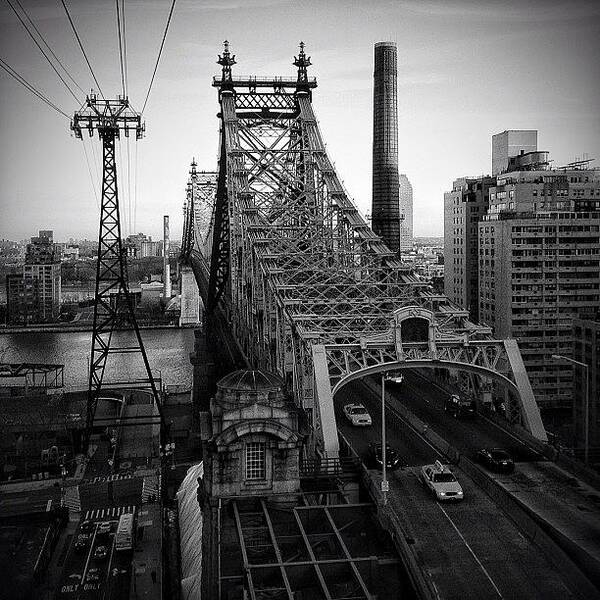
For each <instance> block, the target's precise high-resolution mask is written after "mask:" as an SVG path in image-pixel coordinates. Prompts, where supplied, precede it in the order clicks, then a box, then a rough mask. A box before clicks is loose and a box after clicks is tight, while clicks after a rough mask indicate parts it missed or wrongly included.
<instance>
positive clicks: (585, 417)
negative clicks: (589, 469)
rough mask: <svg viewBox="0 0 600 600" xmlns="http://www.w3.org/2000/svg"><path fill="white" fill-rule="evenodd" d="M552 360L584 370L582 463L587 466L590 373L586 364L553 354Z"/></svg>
mask: <svg viewBox="0 0 600 600" xmlns="http://www.w3.org/2000/svg"><path fill="white" fill-rule="evenodd" d="M552 358H553V359H554V360H564V361H566V362H569V363H572V364H574V365H579V366H580V367H583V368H584V369H585V407H584V415H583V436H584V438H583V462H584V463H585V464H586V465H587V464H588V462H589V448H590V377H589V375H590V372H589V366H588V364H587V363H584V362H581V361H579V360H575V359H574V358H569V357H568V356H563V355H562V354H553V355H552Z"/></svg>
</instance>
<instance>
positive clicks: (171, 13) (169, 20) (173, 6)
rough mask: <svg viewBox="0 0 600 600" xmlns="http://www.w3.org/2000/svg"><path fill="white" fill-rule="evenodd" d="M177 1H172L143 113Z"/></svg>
mask: <svg viewBox="0 0 600 600" xmlns="http://www.w3.org/2000/svg"><path fill="white" fill-rule="evenodd" d="M175 1H176V0H173V2H172V3H171V10H170V11H169V16H168V18H167V24H166V26H165V32H164V33H163V38H162V42H161V43H160V49H159V51H158V56H157V57H156V64H155V65H154V72H153V73H152V79H151V80H150V85H149V86H148V93H147V94H146V99H145V100H144V106H142V113H143V112H144V110H145V109H146V104H147V103H148V97H149V96H150V90H152V85H153V83H154V77H155V76H156V70H157V69H158V63H159V62H160V57H161V54H162V51H163V47H164V45H165V40H166V38H167V32H168V31H169V25H170V24H171V17H172V16H173V9H174V8H175Z"/></svg>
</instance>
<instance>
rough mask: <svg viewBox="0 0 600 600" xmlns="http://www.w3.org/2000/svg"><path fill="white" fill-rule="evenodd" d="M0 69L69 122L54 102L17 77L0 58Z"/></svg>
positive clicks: (17, 74) (23, 79)
mask: <svg viewBox="0 0 600 600" xmlns="http://www.w3.org/2000/svg"><path fill="white" fill-rule="evenodd" d="M0 67H2V68H3V69H4V70H5V71H6V72H7V73H8V74H9V75H10V76H11V77H13V78H14V79H16V80H17V81H18V82H19V83H20V84H21V85H22V86H23V87H24V88H26V89H27V90H29V91H30V92H31V93H32V94H34V95H35V96H37V97H38V98H39V99H40V100H41V101H42V102H45V103H46V104H47V105H48V106H49V107H50V108H53V109H54V110H55V111H57V112H59V113H60V114H61V115H63V116H65V117H66V118H67V119H69V120H71V118H70V117H69V115H68V114H67V113H66V112H64V111H62V110H61V109H60V108H58V106H56V104H54V102H52V101H51V100H49V99H48V98H47V97H46V96H45V95H44V94H42V92H39V91H38V90H36V89H35V87H34V86H33V85H32V84H31V83H29V82H28V81H27V80H26V79H25V78H24V77H22V76H21V75H19V73H17V71H15V70H14V69H13V68H12V67H11V66H10V65H9V64H8V63H7V62H6V61H4V60H2V59H1V58H0Z"/></svg>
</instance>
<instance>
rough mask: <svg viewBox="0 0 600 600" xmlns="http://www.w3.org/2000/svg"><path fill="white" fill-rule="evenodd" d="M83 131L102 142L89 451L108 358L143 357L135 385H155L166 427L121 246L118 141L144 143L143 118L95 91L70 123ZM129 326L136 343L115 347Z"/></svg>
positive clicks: (77, 132) (124, 101) (121, 99)
mask: <svg viewBox="0 0 600 600" xmlns="http://www.w3.org/2000/svg"><path fill="white" fill-rule="evenodd" d="M83 129H86V130H87V131H88V132H89V135H90V137H92V135H93V132H94V130H96V131H97V132H98V135H99V137H100V139H101V140H102V151H103V154H102V156H103V160H102V164H103V170H102V204H101V207H100V232H99V237H98V260H97V262H96V294H95V299H94V326H93V332H92V353H91V360H90V373H89V386H88V402H87V423H86V425H87V428H86V435H85V440H84V446H85V449H87V446H88V444H89V439H90V434H91V431H92V427H93V424H94V416H95V414H96V407H97V405H98V398H99V397H100V392H101V390H102V387H103V379H104V371H105V368H106V362H107V359H108V356H109V354H136V353H137V354H141V357H142V360H143V362H144V366H145V368H146V374H147V376H148V378H147V379H142V380H138V381H136V383H137V384H138V387H141V386H143V385H144V384H150V387H151V390H152V395H153V397H154V402H155V403H156V406H157V407H158V410H159V413H160V417H161V425H164V420H163V416H162V410H161V403H160V397H159V392H158V390H157V387H156V384H155V381H154V377H153V376H152V372H151V370H150V364H149V363H148V357H147V355H146V350H145V349H144V344H143V342H142V338H141V336H140V330H139V328H138V325H137V321H136V318H135V313H134V304H133V299H132V297H131V294H130V293H129V286H128V281H127V264H126V262H125V257H124V254H123V246H122V243H121V223H120V217H119V195H118V187H117V164H116V157H115V139H119V138H120V135H121V131H122V132H123V133H124V134H125V137H129V135H130V133H133V134H135V136H136V139H138V140H139V139H141V138H142V136H143V135H144V125H143V123H142V120H141V116H140V115H139V114H138V113H136V112H135V111H134V110H133V109H132V108H131V107H130V106H129V101H128V99H127V98H126V97H125V98H124V97H121V96H118V97H117V99H116V100H104V99H99V98H97V96H96V95H95V94H93V93H92V94H90V95H89V96H88V97H87V98H86V103H85V105H84V107H83V108H82V109H81V110H79V111H77V112H76V113H75V115H74V117H73V121H72V122H71V130H72V131H73V132H74V133H75V137H77V138H79V139H83V136H82V130H83ZM127 325H129V326H130V327H131V328H132V329H133V330H134V331H135V335H136V340H137V344H136V345H133V346H118V347H111V339H112V334H113V331H114V330H115V327H124V326H127ZM119 383H120V384H121V385H122V386H123V385H126V384H127V383H128V382H114V383H111V386H112V387H116V386H117V385H118V384H119Z"/></svg>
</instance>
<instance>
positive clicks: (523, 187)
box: [446, 152, 600, 409]
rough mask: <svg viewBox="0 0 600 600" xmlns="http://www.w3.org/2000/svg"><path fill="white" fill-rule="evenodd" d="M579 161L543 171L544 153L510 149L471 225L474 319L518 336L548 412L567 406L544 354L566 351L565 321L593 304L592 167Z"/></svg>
mask: <svg viewBox="0 0 600 600" xmlns="http://www.w3.org/2000/svg"><path fill="white" fill-rule="evenodd" d="M536 161H538V162H536ZM588 165H589V161H579V162H576V163H571V164H570V165H567V166H565V167H562V168H558V169H553V170H550V169H549V168H548V159H547V153H545V152H533V153H529V154H524V155H519V156H518V157H517V159H516V160H514V161H513V164H512V166H511V168H512V169H514V170H511V171H508V172H505V173H503V174H501V175H498V178H497V183H496V186H494V187H491V188H490V189H489V195H490V198H489V202H490V207H489V210H488V213H487V215H485V216H484V218H483V220H481V221H480V223H479V318H480V322H483V323H485V324H487V325H490V326H492V327H493V329H494V333H495V335H496V336H497V337H499V338H502V339H505V338H516V339H517V340H518V342H519V346H520V348H521V353H522V355H523V360H524V362H525V366H526V368H527V372H528V374H529V378H530V380H531V383H532V386H533V388H534V392H535V393H536V398H537V400H538V402H539V404H540V406H542V407H545V408H549V409H551V408H556V409H571V408H572V403H573V386H574V382H573V373H572V367H571V366H570V365H568V364H566V363H560V362H557V361H555V360H553V359H552V358H551V356H552V354H562V355H566V356H571V355H572V349H573V343H574V336H573V320H574V319H575V318H581V319H586V318H590V316H591V315H595V314H596V313H597V311H598V309H599V308H600V170H594V169H590V168H589V166H588ZM446 268H448V267H446Z"/></svg>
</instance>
